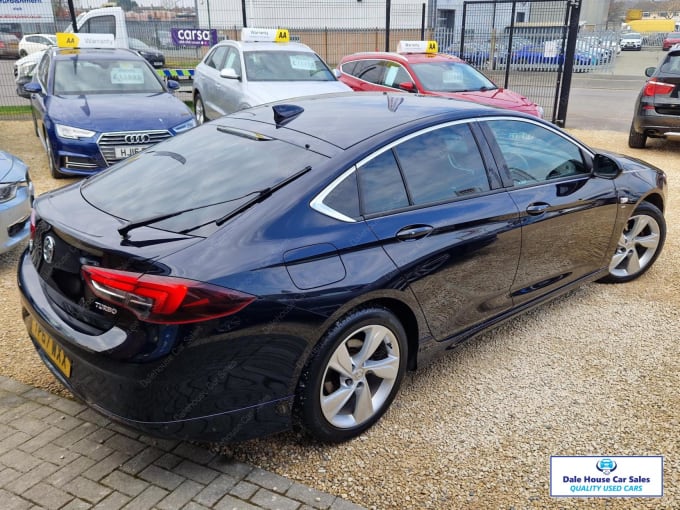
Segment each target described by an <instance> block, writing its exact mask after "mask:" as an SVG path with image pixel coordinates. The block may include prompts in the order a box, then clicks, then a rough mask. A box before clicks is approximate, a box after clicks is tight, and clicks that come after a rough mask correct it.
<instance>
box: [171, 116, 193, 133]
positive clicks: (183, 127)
mask: <svg viewBox="0 0 680 510" xmlns="http://www.w3.org/2000/svg"><path fill="white" fill-rule="evenodd" d="M194 127H196V119H194V118H191V119H189V120H187V121H186V122H182V123H181V124H178V125H176V126H175V127H174V128H172V130H173V131H174V132H175V134H176V135H178V134H180V133H183V132H184V131H189V130H190V129H191V128H194Z"/></svg>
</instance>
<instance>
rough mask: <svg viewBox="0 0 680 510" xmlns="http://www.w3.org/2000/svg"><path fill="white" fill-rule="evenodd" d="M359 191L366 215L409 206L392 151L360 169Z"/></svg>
mask: <svg viewBox="0 0 680 510" xmlns="http://www.w3.org/2000/svg"><path fill="white" fill-rule="evenodd" d="M359 190H360V193H361V205H362V209H363V213H364V214H375V213H380V212H385V211H391V210H393V209H399V208H401V207H407V206H408V205H409V202H408V197H407V196H406V189H405V188H404V182H403V180H402V178H401V173H400V172H399V167H398V166H397V162H396V160H395V159H394V154H393V153H392V151H386V152H383V153H382V154H380V155H379V156H377V157H375V158H373V159H372V160H371V161H369V162H368V163H366V164H365V165H363V166H362V167H361V168H359Z"/></svg>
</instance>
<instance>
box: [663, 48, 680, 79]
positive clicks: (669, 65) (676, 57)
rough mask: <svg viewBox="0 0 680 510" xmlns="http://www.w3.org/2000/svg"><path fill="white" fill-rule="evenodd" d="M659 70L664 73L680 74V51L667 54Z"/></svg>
mask: <svg viewBox="0 0 680 510" xmlns="http://www.w3.org/2000/svg"><path fill="white" fill-rule="evenodd" d="M659 71H660V72H662V73H663V74H680V52H678V53H671V54H669V55H667V56H666V60H665V61H664V63H663V64H662V65H661V68H660V69H659Z"/></svg>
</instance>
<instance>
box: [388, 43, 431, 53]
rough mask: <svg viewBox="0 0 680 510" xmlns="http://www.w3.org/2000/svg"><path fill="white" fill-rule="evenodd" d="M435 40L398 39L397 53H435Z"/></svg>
mask: <svg viewBox="0 0 680 510" xmlns="http://www.w3.org/2000/svg"><path fill="white" fill-rule="evenodd" d="M438 51H439V47H438V46H437V41H399V45H398V46H397V53H437V52H438Z"/></svg>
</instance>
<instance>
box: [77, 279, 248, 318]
mask: <svg viewBox="0 0 680 510" xmlns="http://www.w3.org/2000/svg"><path fill="white" fill-rule="evenodd" d="M81 273H82V275H83V278H84V279H85V281H86V282H87V285H88V286H89V287H90V289H91V290H92V292H93V293H94V294H95V296H97V297H99V298H101V299H103V300H104V301H107V302H109V303H112V304H114V305H117V306H120V307H123V308H125V309H127V310H129V311H131V312H132V313H133V314H135V316H137V317H138V318H139V319H141V320H144V321H146V322H153V323H157V324H187V323H191V322H199V321H204V320H208V319H215V318H218V317H225V316H227V315H232V314H235V313H236V312H238V311H240V310H242V309H243V308H245V307H246V306H248V305H249V304H250V303H252V302H253V301H254V300H255V296H251V295H250V294H245V293H243V292H239V291H236V290H231V289H227V288H224V287H218V286H216V285H210V284H207V283H201V282H196V281H194V280H186V279H184V278H174V277H171V276H156V275H148V274H143V273H133V272H129V271H120V270H118V269H105V268H101V267H94V266H83V267H82V268H81Z"/></svg>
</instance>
